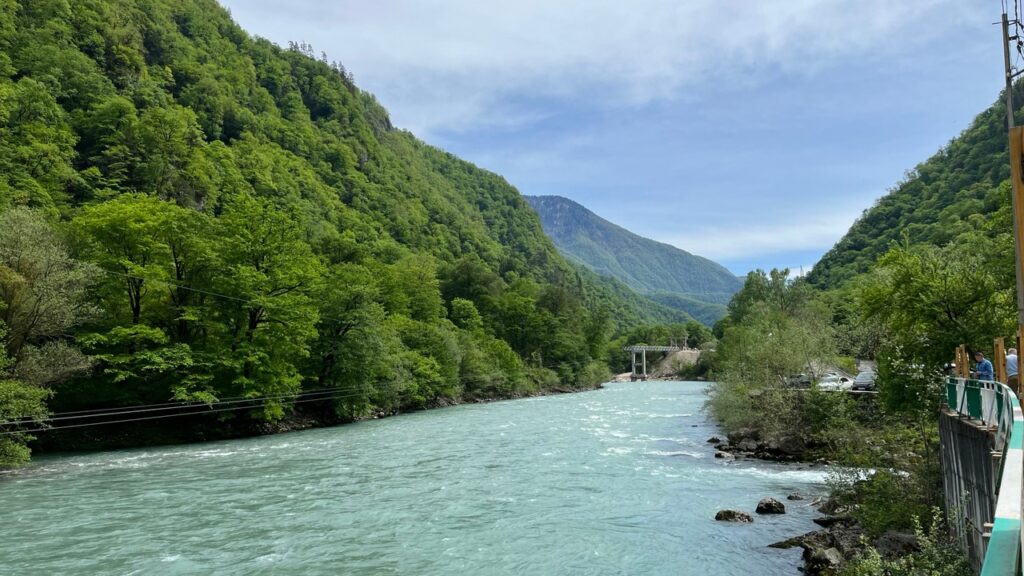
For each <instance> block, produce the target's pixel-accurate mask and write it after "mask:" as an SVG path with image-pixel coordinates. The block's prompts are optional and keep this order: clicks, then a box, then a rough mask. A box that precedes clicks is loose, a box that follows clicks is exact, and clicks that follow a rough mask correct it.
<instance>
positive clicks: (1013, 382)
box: [1006, 348, 1020, 396]
mask: <svg viewBox="0 0 1024 576" xmlns="http://www.w3.org/2000/svg"><path fill="white" fill-rule="evenodd" d="M1006 385H1007V386H1009V387H1010V389H1011V390H1013V391H1014V392H1016V393H1017V396H1020V388H1019V386H1020V381H1019V379H1018V377H1017V349H1016V348H1010V349H1009V350H1007V351H1006Z"/></svg>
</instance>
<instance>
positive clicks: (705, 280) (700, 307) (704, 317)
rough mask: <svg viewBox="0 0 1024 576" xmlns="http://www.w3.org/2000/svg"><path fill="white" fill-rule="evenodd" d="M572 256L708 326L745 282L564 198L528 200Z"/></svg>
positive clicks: (693, 256)
mask: <svg viewBox="0 0 1024 576" xmlns="http://www.w3.org/2000/svg"><path fill="white" fill-rule="evenodd" d="M526 199H527V200H528V201H529V202H530V205H531V206H533V208H534V210H536V211H537V213H538V214H539V215H540V220H541V224H542V225H543V226H544V231H545V232H547V234H548V236H550V237H551V239H552V240H554V242H555V245H556V246H558V249H559V250H561V251H562V253H563V254H565V255H567V256H568V257H569V258H571V259H573V260H576V261H578V262H581V263H582V264H584V265H585V266H587V267H589V268H591V269H592V270H594V271H596V272H597V273H598V274H601V275H605V276H610V277H612V278H617V279H619V280H621V281H623V282H625V283H626V284H627V285H628V286H630V287H631V288H633V289H634V290H637V291H638V292H640V293H642V294H645V295H648V296H649V297H651V298H653V299H655V300H657V301H658V302H661V303H662V304H665V305H667V306H671V307H673V308H678V309H680V310H685V311H686V312H688V313H689V314H690V315H692V316H694V317H695V318H697V319H698V320H701V321H702V322H705V323H707V324H712V323H714V322H715V320H717V319H718V318H721V317H722V316H723V315H724V314H725V304H726V303H727V302H728V301H729V299H730V298H731V297H732V295H733V294H735V293H736V292H737V291H738V290H739V289H740V287H741V286H742V284H743V283H742V281H741V280H740V279H739V278H737V277H736V276H734V275H733V274H732V273H730V272H729V271H728V270H726V269H725V268H724V267H723V266H721V265H719V264H717V263H715V262H712V261H711V260H708V259H707V258H702V257H700V256H695V255H693V254H690V253H689V252H686V251H684V250H680V249H678V248H676V247H674V246H670V245H668V244H663V243H661V242H655V241H654V240H650V239H648V238H644V237H642V236H639V235H637V234H634V233H632V232H630V231H629V230H626V229H624V228H622V227H620V226H616V225H615V224H612V223H611V222H609V221H607V220H605V219H604V218H601V217H600V216H598V215H597V214H594V213H593V212H591V211H590V210H587V209H586V208H584V207H583V206H581V205H579V204H577V203H576V202H573V201H572V200H569V199H568V198H563V197H561V196H527V197H526Z"/></svg>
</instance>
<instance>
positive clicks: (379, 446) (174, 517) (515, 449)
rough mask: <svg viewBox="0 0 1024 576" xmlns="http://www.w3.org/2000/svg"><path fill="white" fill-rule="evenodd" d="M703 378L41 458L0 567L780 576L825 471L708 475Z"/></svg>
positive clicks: (1, 509) (8, 531)
mask: <svg viewBox="0 0 1024 576" xmlns="http://www.w3.org/2000/svg"><path fill="white" fill-rule="evenodd" d="M703 401H704V393H703V384H699V383H690V382H647V383H636V384H631V383H616V384H608V385H607V386H606V387H605V388H604V389H601V390H595V391H592V392H584V393H579V394H565V395H559V396H548V397H541V398H530V399H524V400H512V401H506V402H495V403H491V404H476V405H465V406H458V407H454V408H446V409H441V410H432V411H427V412H420V413H415V414H408V415H403V416H398V417H394V418H386V419H382V420H374V421H369V422H362V423H358V424H353V425H348V426H340V427H335V428H322V429H317V430H308V431H303V432H294V433H290V434H281V435H277V436H267V437H260V438H250V439H244V440H231V441H224V442H214V443H207V444H195V445H186V446H173V447H159V448H147V449H137V450H122V451H114V452H103V453H94V454H72V455H48V456H43V457H40V458H38V459H37V460H36V462H35V463H34V464H33V465H32V466H30V467H29V468H27V469H23V470H20V471H18V472H16V473H12V474H8V475H6V476H0V499H2V500H0V502H2V505H0V520H2V521H0V574H12V575H15V574H16V575H26V574H45V575H51V574H62V575H63V574H145V575H149V574H203V575H205V574H218V575H220V574H275V575H277V574H285V575H299V574H302V575H306V574H423V575H433V574H453V575H454V574H459V575H463V574H465V575H487V574H524V575H546V574H553V575H557V574H640V575H654V574H701V575H724V574H743V575H748V574H753V575H757V574H793V575H795V574H797V573H798V572H797V566H798V565H799V563H800V561H799V557H800V552H799V550H775V549H770V548H766V545H767V544H769V543H771V542H774V541H777V540H781V539H783V538H787V537H790V536H794V535H796V534H800V533H802V532H806V531H809V530H812V529H814V528H815V526H814V524H813V523H812V522H811V519H812V518H813V517H815V513H814V510H813V509H812V508H811V506H810V499H808V500H805V501H802V502H788V501H787V502H786V504H787V507H788V513H787V514H786V515H782V516H770V517H767V516H758V517H757V518H756V519H755V521H754V523H753V524H749V525H742V524H728V523H721V522H715V521H714V520H713V517H714V515H715V512H716V511H717V510H719V509H721V508H727V507H730V508H739V509H743V510H747V511H750V512H753V509H754V506H755V504H756V503H757V501H758V500H759V499H761V498H763V497H765V496H774V497H776V498H779V499H780V500H784V498H785V496H786V495H787V494H789V493H791V492H800V493H802V494H804V495H806V496H809V497H813V496H815V495H818V494H821V493H822V492H823V491H824V487H823V483H824V481H825V477H826V475H825V472H824V471H823V470H821V469H818V468H808V467H806V466H799V465H789V466H787V465H780V464H772V463H766V462H755V461H738V462H726V461H723V460H719V459H715V458H714V457H713V456H714V450H713V448H712V447H711V446H710V445H709V444H708V443H707V442H706V440H707V439H708V437H709V436H711V435H713V434H715V433H716V432H717V430H716V428H715V426H714V424H713V422H710V421H708V419H707V418H706V417H705V415H704V414H703V413H702V412H701V405H702V403H703Z"/></svg>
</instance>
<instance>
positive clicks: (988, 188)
mask: <svg viewBox="0 0 1024 576" xmlns="http://www.w3.org/2000/svg"><path fill="white" fill-rule="evenodd" d="M1014 102H1018V103H1019V102H1024V89H1022V87H1021V85H1020V84H1018V85H1017V86H1016V87H1015V88H1014ZM1016 115H1017V122H1018V123H1019V122H1020V121H1021V119H1024V114H1022V113H1021V110H1020V109H1018V110H1017V111H1016ZM1007 150H1008V144H1007V132H1006V105H1005V100H1004V99H1003V97H1002V96H1001V97H1000V98H999V99H998V100H997V101H996V103H995V104H993V105H992V106H991V107H989V108H988V109H987V110H985V111H984V112H982V113H981V114H979V115H978V116H977V117H976V118H975V119H974V121H973V122H972V123H971V125H970V126H969V127H968V128H967V129H966V130H964V132H963V133H961V134H960V135H959V136H957V137H956V138H954V139H953V140H951V141H950V142H949V143H948V144H947V145H946V146H944V147H943V148H942V149H941V150H939V151H938V152H937V153H936V154H935V155H934V156H932V157H931V158H929V159H928V160H926V161H924V162H922V163H921V164H919V165H918V166H917V167H916V168H915V169H914V170H911V171H909V172H908V173H907V175H906V177H905V178H904V179H903V181H901V182H900V183H898V184H897V185H896V186H894V187H893V188H892V189H891V190H889V192H888V194H886V195H885V196H883V197H882V198H880V199H879V200H878V201H877V202H876V203H875V205H874V206H872V207H871V208H868V209H867V210H865V211H864V213H863V215H862V216H861V217H860V218H859V219H858V220H857V221H856V222H855V223H854V224H853V226H852V227H851V228H850V230H849V232H847V233H846V235H845V236H843V238H842V239H840V241H839V242H838V243H836V245H835V246H834V247H833V248H832V249H831V250H829V252H828V253H826V254H825V255H824V256H823V257H822V258H821V261H819V262H818V263H817V264H816V265H815V266H814V269H813V270H811V272H810V273H809V274H808V275H807V279H808V281H810V282H811V283H812V284H814V285H816V286H819V287H822V288H833V287H837V286H839V285H841V284H842V283H844V282H846V281H847V280H849V279H851V278H853V277H854V276H856V275H858V274H861V273H863V272H865V271H867V270H868V268H869V267H870V266H871V265H872V264H873V263H874V262H875V261H876V260H878V258H879V257H881V256H882V255H883V254H884V253H885V252H886V251H888V250H889V248H891V247H892V246H893V244H894V243H895V242H899V241H902V239H903V237H904V235H905V236H906V239H907V240H908V241H909V242H910V243H911V244H933V245H939V246H941V245H945V244H947V243H949V242H950V241H952V240H953V239H955V238H956V237H957V236H959V235H961V234H963V233H965V232H969V231H971V230H977V229H980V228H982V227H983V226H984V223H985V221H986V220H987V219H989V218H990V217H991V216H992V215H993V214H994V213H995V211H996V210H997V209H998V208H999V206H1000V205H1001V203H1002V202H1004V201H1006V200H1007V199H1008V196H1007V195H1006V193H1005V191H1001V190H1000V184H1001V183H1003V182H1004V181H1005V180H1007V179H1008V178H1009V176H1010V167H1009V162H1008V160H1007V158H1008V152H1007Z"/></svg>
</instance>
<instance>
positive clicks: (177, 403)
mask: <svg viewBox="0 0 1024 576" xmlns="http://www.w3.org/2000/svg"><path fill="white" fill-rule="evenodd" d="M346 388H348V387H346V386H334V387H331V388H318V389H315V390H307V391H303V392H296V394H307V393H311V392H325V391H330V390H344V389H346ZM352 389H353V390H357V389H358V390H369V388H358V387H356V388H352ZM282 395H286V394H282ZM261 398H264V396H227V397H224V398H218V399H217V400H216V401H214V402H201V401H198V400H195V401H188V400H176V401H173V402H161V403H156V404H132V405H129V406H110V407H107V408H93V409H91V410H68V411H65V412H54V413H53V414H51V416H68V415H72V414H91V413H95V412H107V411H111V410H133V409H136V408H153V407H160V406H170V407H178V406H189V405H195V406H208V405H212V404H220V403H223V402H227V401H230V400H259V399H261ZM0 424H4V423H3V422H0Z"/></svg>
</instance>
